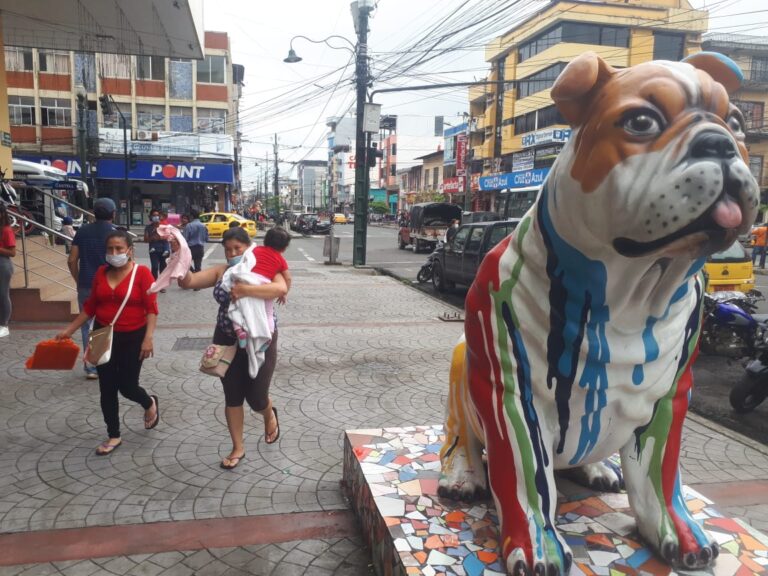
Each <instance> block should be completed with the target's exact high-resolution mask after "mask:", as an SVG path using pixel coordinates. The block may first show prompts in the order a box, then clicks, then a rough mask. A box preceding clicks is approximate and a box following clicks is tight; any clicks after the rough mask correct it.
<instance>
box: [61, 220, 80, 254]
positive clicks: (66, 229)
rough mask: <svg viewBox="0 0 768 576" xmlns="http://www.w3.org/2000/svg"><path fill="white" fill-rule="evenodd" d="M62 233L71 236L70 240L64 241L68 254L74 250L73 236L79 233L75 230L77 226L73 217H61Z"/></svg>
mask: <svg viewBox="0 0 768 576" xmlns="http://www.w3.org/2000/svg"><path fill="white" fill-rule="evenodd" d="M61 233H62V234H63V235H64V236H66V237H68V238H70V240H65V241H64V250H65V252H66V253H67V254H69V253H70V252H72V240H71V239H72V238H74V237H75V234H76V233H77V232H76V231H75V227H74V226H73V222H72V218H70V217H69V216H64V218H62V219H61Z"/></svg>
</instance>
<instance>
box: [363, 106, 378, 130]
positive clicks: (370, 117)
mask: <svg viewBox="0 0 768 576" xmlns="http://www.w3.org/2000/svg"><path fill="white" fill-rule="evenodd" d="M380 123H381V104H371V103H368V104H366V105H365V112H364V113H363V132H373V133H375V134H378V132H379V128H380Z"/></svg>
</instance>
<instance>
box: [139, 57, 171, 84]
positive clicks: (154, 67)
mask: <svg viewBox="0 0 768 576" xmlns="http://www.w3.org/2000/svg"><path fill="white" fill-rule="evenodd" d="M136 78H140V79H142V80H165V58H163V57H162V56H136Z"/></svg>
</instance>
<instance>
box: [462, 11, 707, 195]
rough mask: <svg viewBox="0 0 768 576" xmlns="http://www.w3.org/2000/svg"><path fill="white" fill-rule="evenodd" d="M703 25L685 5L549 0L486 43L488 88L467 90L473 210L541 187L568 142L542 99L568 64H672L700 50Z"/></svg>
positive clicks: (702, 14) (556, 116) (547, 99)
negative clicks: (503, 195)
mask: <svg viewBox="0 0 768 576" xmlns="http://www.w3.org/2000/svg"><path fill="white" fill-rule="evenodd" d="M707 25H708V22H707V12H706V11H703V10H694V9H693V7H692V6H691V5H690V3H689V2H688V1H687V0H602V1H601V2H591V1H586V0H552V1H551V2H549V3H548V4H547V5H545V6H544V7H543V8H541V9H540V10H539V11H537V12H536V13H534V14H532V15H531V16H530V17H528V18H527V19H526V20H525V21H523V22H522V23H520V24H519V25H518V26H517V27H515V28H514V29H512V30H510V31H508V32H507V33H506V34H504V35H502V36H499V37H497V38H496V39H495V40H494V41H492V42H491V43H489V44H488V45H487V46H486V50H485V56H486V61H487V62H489V64H490V71H489V74H488V80H489V81H491V82H494V84H489V85H486V86H473V87H472V88H470V90H469V102H470V118H471V120H470V122H471V124H470V126H471V127H470V141H469V145H470V149H471V167H475V168H477V169H480V168H481V169H482V177H480V178H479V189H480V191H479V193H478V194H477V195H475V197H474V200H473V208H474V209H475V210H496V209H497V208H498V206H497V205H498V200H500V192H501V191H502V190H509V189H514V188H525V187H532V186H537V185H539V184H541V183H542V182H543V179H544V177H545V176H546V174H547V172H548V171H549V167H550V166H551V165H552V163H553V162H554V159H555V158H556V157H557V154H558V152H559V150H560V149H561V148H562V146H563V144H564V142H566V141H567V140H568V138H569V137H570V130H569V127H568V126H567V125H566V124H565V122H564V120H563V118H562V117H561V116H560V114H559V113H558V111H557V109H556V108H555V106H554V104H553V102H552V99H551V98H550V89H551V87H552V85H553V84H554V81H555V79H556V78H557V76H558V75H559V74H560V72H561V71H562V70H563V68H564V67H565V66H566V65H567V64H568V62H570V61H571V60H572V59H574V58H575V57H576V56H578V55H580V54H582V53H584V52H586V51H593V52H596V53H597V54H599V55H600V56H601V57H603V58H604V59H605V60H606V61H607V62H608V63H609V64H611V65H612V66H614V67H617V68H623V67H627V66H632V65H635V64H639V63H641V62H645V61H649V60H680V59H682V58H684V57H685V56H687V55H689V54H692V53H695V52H698V51H699V50H701V36H702V32H704V31H705V30H706V29H707ZM531 194H535V192H531ZM522 204H525V203H522Z"/></svg>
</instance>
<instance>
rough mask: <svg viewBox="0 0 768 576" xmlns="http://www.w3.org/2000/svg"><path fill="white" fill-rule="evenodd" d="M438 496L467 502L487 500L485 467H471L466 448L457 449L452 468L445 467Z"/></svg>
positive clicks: (438, 488) (439, 483) (438, 486)
mask: <svg viewBox="0 0 768 576" xmlns="http://www.w3.org/2000/svg"><path fill="white" fill-rule="evenodd" d="M437 494H438V496H441V497H443V498H450V499H452V500H463V501H465V502H471V501H474V500H485V499H487V498H488V497H489V493H488V479H487V476H486V473H485V467H484V466H482V464H481V465H480V466H472V465H470V463H469V459H468V457H467V455H466V453H465V451H464V448H463V447H458V448H456V453H455V454H453V456H452V460H451V465H450V467H449V466H446V467H444V469H443V473H442V475H441V476H440V480H439V482H438V485H437Z"/></svg>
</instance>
